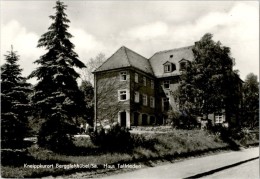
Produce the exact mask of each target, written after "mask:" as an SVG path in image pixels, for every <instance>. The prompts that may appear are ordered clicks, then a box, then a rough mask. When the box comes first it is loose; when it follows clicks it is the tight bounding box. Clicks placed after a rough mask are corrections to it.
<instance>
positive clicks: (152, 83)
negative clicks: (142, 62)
mask: <svg viewBox="0 0 260 179" xmlns="http://www.w3.org/2000/svg"><path fill="white" fill-rule="evenodd" d="M151 88H152V89H154V82H153V80H151Z"/></svg>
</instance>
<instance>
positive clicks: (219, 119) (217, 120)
mask: <svg viewBox="0 0 260 179" xmlns="http://www.w3.org/2000/svg"><path fill="white" fill-rule="evenodd" d="M224 121H225V116H224V115H216V116H215V123H223V122H224Z"/></svg>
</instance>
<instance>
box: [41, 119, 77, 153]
mask: <svg viewBox="0 0 260 179" xmlns="http://www.w3.org/2000/svg"><path fill="white" fill-rule="evenodd" d="M76 130H77V129H76V126H74V125H72V124H70V123H68V122H66V121H65V120H63V119H62V118H61V117H60V116H53V117H52V118H51V119H49V120H47V121H46V122H44V123H43V124H42V126H41V129H40V132H39V136H38V144H39V146H40V147H44V148H48V149H50V150H53V151H57V152H66V150H69V149H70V148H71V147H73V146H74V144H73V138H72V135H71V134H73V133H74V132H75V131H76Z"/></svg>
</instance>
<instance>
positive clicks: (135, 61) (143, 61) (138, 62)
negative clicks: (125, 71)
mask: <svg viewBox="0 0 260 179" xmlns="http://www.w3.org/2000/svg"><path fill="white" fill-rule="evenodd" d="M123 67H135V68H137V69H139V70H141V71H143V72H145V73H149V74H152V75H153V70H152V67H151V65H150V63H149V60H148V59H147V58H145V57H143V56H141V55H139V54H138V53H136V52H134V51H132V50H130V49H128V48H126V47H124V46H122V47H121V48H120V49H118V50H117V51H116V52H115V53H114V54H113V55H112V56H111V57H109V58H108V59H107V60H106V61H105V62H104V63H103V64H102V65H101V66H100V67H98V68H97V69H96V70H95V71H94V73H95V72H101V71H106V70H112V69H118V68H123Z"/></svg>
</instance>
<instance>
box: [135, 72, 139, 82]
mask: <svg viewBox="0 0 260 179" xmlns="http://www.w3.org/2000/svg"><path fill="white" fill-rule="evenodd" d="M135 82H136V83H138V73H135Z"/></svg>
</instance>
